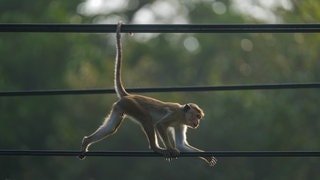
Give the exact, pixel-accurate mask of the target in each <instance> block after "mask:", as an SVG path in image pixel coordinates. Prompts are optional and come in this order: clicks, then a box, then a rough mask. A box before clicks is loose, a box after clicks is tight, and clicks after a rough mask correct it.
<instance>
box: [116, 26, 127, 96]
mask: <svg viewBox="0 0 320 180" xmlns="http://www.w3.org/2000/svg"><path fill="white" fill-rule="evenodd" d="M121 25H122V22H121V21H120V22H118V25H117V31H116V39H117V55H116V63H115V71H114V77H115V78H114V88H115V90H116V93H117V96H118V97H119V98H121V97H123V96H127V95H129V93H128V92H127V91H126V89H125V88H124V87H123V83H122V78H121V66H122V44H121Z"/></svg>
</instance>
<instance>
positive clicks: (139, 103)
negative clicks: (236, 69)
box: [79, 23, 216, 166]
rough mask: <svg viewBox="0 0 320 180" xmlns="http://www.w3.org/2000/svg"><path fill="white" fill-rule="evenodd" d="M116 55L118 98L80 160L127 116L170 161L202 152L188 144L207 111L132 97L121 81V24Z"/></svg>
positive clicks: (87, 140)
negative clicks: (189, 133)
mask: <svg viewBox="0 0 320 180" xmlns="http://www.w3.org/2000/svg"><path fill="white" fill-rule="evenodd" d="M116 38H117V56H116V63H115V80H114V84H115V89H116V93H117V96H118V97H119V99H118V101H116V102H115V103H114V104H113V106H112V109H111V112H110V114H109V116H108V117H106V118H105V121H104V122H103V124H102V125H101V126H100V127H99V128H98V129H97V130H96V131H95V132H94V133H92V134H91V135H89V136H85V137H84V138H83V140H82V145H81V152H82V153H81V154H80V156H79V157H80V158H81V159H83V158H84V157H85V152H86V151H88V147H89V146H90V145H91V144H93V143H95V142H97V141H100V140H102V139H103V138H106V137H108V136H110V135H112V134H114V133H115V132H116V131H117V129H118V128H119V126H120V124H121V123H122V121H123V119H124V117H125V116H129V117H130V118H133V119H134V120H136V121H137V122H139V123H140V125H141V126H142V128H143V131H144V133H145V134H146V137H147V139H148V142H149V145H150V148H151V149H152V150H153V151H155V152H158V153H161V154H162V155H163V156H164V157H165V158H166V159H168V160H171V158H173V157H178V156H179V152H180V151H184V152H201V151H202V150H199V149H197V148H195V147H192V146H191V145H189V144H188V142H187V136H186V131H187V128H188V127H190V128H197V127H198V126H199V124H200V120H201V119H202V118H203V116H204V112H203V110H202V109H201V108H199V106H198V105H196V104H194V103H188V104H185V105H181V104H179V103H173V102H163V101H160V100H157V99H154V98H151V97H147V96H141V95H133V94H129V93H128V92H127V91H126V90H125V88H124V86H123V83H122V81H121V65H122V64H121V63H122V47H121V41H120V40H121V23H119V24H118V26H117V34H116ZM169 128H173V129H174V133H173V137H171V136H172V134H171V133H169ZM158 137H159V138H160V139H161V141H162V142H163V145H164V147H160V146H159V144H158ZM201 158H202V159H204V160H205V161H206V162H207V163H209V165H212V166H213V165H215V163H216V159H215V158H214V157H211V156H209V157H201Z"/></svg>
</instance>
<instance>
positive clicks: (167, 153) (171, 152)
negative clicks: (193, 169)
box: [161, 149, 180, 161]
mask: <svg viewBox="0 0 320 180" xmlns="http://www.w3.org/2000/svg"><path fill="white" fill-rule="evenodd" d="M161 154H162V155H163V156H164V158H165V160H167V161H171V160H172V159H177V158H178V157H179V156H180V151H179V150H177V149H165V150H162V152H161Z"/></svg>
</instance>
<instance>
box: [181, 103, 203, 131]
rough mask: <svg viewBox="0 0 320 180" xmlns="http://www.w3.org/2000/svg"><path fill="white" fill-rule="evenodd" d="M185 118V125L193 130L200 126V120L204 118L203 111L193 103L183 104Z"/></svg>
mask: <svg viewBox="0 0 320 180" xmlns="http://www.w3.org/2000/svg"><path fill="white" fill-rule="evenodd" d="M183 111H184V112H185V117H186V119H185V120H186V122H185V123H186V125H187V126H188V127H191V128H193V129H195V128H197V127H198V126H199V125H200V120H201V119H202V118H203V117H204V112H203V110H202V109H201V108H200V107H199V106H198V105H196V104H194V103H188V104H185V105H184V107H183Z"/></svg>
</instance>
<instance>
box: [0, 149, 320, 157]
mask: <svg viewBox="0 0 320 180" xmlns="http://www.w3.org/2000/svg"><path fill="white" fill-rule="evenodd" d="M80 154H81V153H80V151H71V150H70V151H66V150H0V156H78V155H80ZM85 155H86V156H106V157H162V155H161V154H159V153H156V152H149V151H97V152H87V153H86V154H85ZM198 156H215V157H256V158H257V157H320V151H207V152H181V153H180V157H198Z"/></svg>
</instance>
